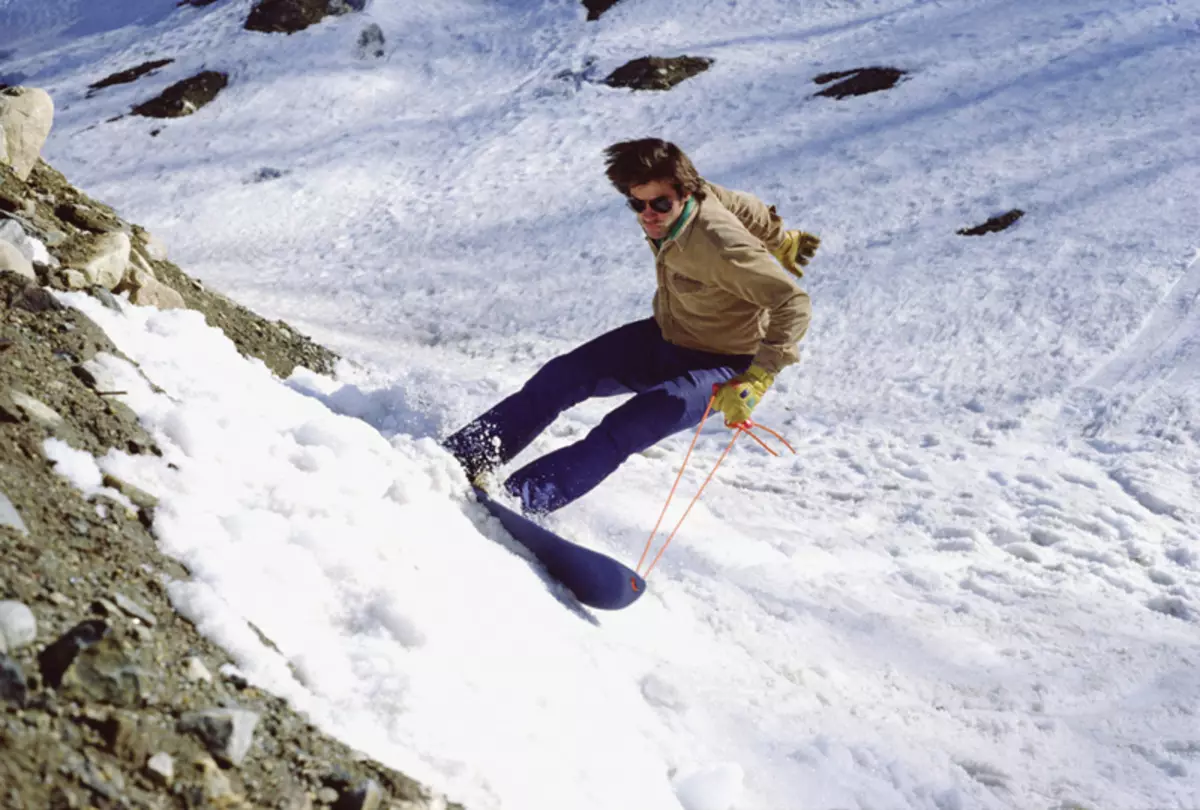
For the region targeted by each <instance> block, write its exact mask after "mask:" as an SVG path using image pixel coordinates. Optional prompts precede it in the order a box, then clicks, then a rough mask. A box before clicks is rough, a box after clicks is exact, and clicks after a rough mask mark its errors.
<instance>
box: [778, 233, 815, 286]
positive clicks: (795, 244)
mask: <svg viewBox="0 0 1200 810" xmlns="http://www.w3.org/2000/svg"><path fill="white" fill-rule="evenodd" d="M820 245H821V240H820V239H818V238H817V237H816V236H813V235H812V234H811V233H805V232H804V231H784V233H783V244H782V245H780V246H779V249H778V250H776V251H773V252H772V254H771V255H772V256H774V257H775V258H776V259H777V260H778V261H779V263H780V264H782V265H783V269H784V270H787V271H788V272H789V273H791V274H793V275H794V276H796V277H797V278H800V277H801V276H803V275H804V271H803V270H802V269H801V268H802V267H805V266H806V265H807V264H808V262H809V260H810V259H811V258H812V257H813V254H814V253H816V252H817V248H818V247H819V246H820Z"/></svg>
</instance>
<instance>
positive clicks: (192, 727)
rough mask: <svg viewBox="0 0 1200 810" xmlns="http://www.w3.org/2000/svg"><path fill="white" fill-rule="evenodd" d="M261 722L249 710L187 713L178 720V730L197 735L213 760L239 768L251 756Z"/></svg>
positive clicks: (211, 710)
mask: <svg viewBox="0 0 1200 810" xmlns="http://www.w3.org/2000/svg"><path fill="white" fill-rule="evenodd" d="M258 718H259V715H258V714H257V713H255V712H252V711H247V710H246V709H210V710H208V711H203V712H188V713H187V714H185V715H184V716H183V717H181V718H180V719H179V730H180V731H185V732H189V733H192V734H195V735H196V736H198V737H199V738H200V739H201V740H203V741H204V744H205V745H206V746H207V747H208V750H209V752H210V753H211V754H212V755H213V756H214V757H216V758H217V759H218V760H221V761H222V762H226V763H228V764H230V765H233V766H235V767H236V766H239V765H241V764H242V762H243V761H244V760H245V759H246V754H248V753H249V752H250V746H251V744H252V743H253V742H254V729H255V727H256V726H257V725H258Z"/></svg>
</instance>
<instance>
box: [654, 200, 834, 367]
mask: <svg viewBox="0 0 1200 810" xmlns="http://www.w3.org/2000/svg"><path fill="white" fill-rule="evenodd" d="M704 190H705V191H706V192H707V196H706V197H705V198H704V199H703V200H693V206H692V210H691V212H690V213H689V214H688V219H687V220H686V221H685V222H684V223H683V224H682V225H681V226H680V227H679V228H678V229H676V230H675V233H674V235H673V236H672V237H669V238H667V239H665V240H664V241H663V243H662V245H661V247H658V246H655V244H654V241H653V240H651V239H649V238H647V240H646V241H647V242H648V243H649V244H650V249H651V250H652V251H654V254H655V267H656V269H657V274H658V290H657V291H656V292H655V294H654V319H655V320H656V321H657V322H658V326H659V328H660V329H661V330H662V334H663V337H664V338H665V339H666V340H668V341H670V342H671V343H674V344H676V345H678V346H683V347H685V348H689V349H701V350H704V351H709V352H716V353H719V354H748V355H754V362H755V363H757V364H758V365H760V366H762V367H763V368H764V369H766V370H767V371H769V372H771V373H772V374H775V373H778V372H779V371H780V370H781V369H782V368H784V367H785V366H789V365H791V364H792V363H795V362H796V361H797V360H798V359H799V350H798V348H797V344H798V343H799V342H800V340H801V338H803V337H804V333H805V332H807V331H808V322H809V317H810V316H811V313H812V305H811V304H810V302H809V299H808V293H806V292H804V290H802V289H800V287H799V285H798V284H797V280H796V278H795V276H793V275H791V274H790V273H788V272H787V271H786V270H784V269H783V268H782V267H781V266H780V265H779V263H778V262H776V261H775V258H774V257H773V256H772V255H771V253H770V250H771V249H775V248H778V247H779V244H780V242H781V241H782V239H783V221H782V220H781V219H780V218H779V216H778V215H777V214H776V213H775V208H774V206H772V207H767V205H766V204H765V203H763V202H762V201H761V200H759V199H757V198H756V197H753V196H751V195H749V194H743V193H740V192H736V191H730V190H728V189H724V188H721V187H720V186H717V185H714V184H712V183H706V184H705V189H704Z"/></svg>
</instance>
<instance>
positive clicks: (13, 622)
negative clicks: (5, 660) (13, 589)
mask: <svg viewBox="0 0 1200 810" xmlns="http://www.w3.org/2000/svg"><path fill="white" fill-rule="evenodd" d="M36 638H37V619H35V618H34V616H33V611H32V610H30V609H29V608H28V607H27V606H26V605H24V604H22V603H21V602H15V601H13V600H11V599H6V600H4V601H3V602H0V653H4V652H8V651H9V650H18V649H20V648H21V647H24V646H25V645H26V644H32V643H33V642H34V640H35V639H36Z"/></svg>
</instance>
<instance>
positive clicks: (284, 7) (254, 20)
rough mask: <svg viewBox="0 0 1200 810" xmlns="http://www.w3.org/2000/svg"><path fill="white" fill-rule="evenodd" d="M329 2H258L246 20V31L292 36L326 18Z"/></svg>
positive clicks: (296, 0) (288, 0)
mask: <svg viewBox="0 0 1200 810" xmlns="http://www.w3.org/2000/svg"><path fill="white" fill-rule="evenodd" d="M331 13H332V12H330V10H329V0H259V2H258V3H255V5H254V8H252V9H250V16H249V17H247V18H246V23H245V28H246V30H247V31H260V32H262V33H264V34H294V33H296V32H297V31H303V30H304V29H305V28H308V27H309V26H310V25H316V24H317V23H319V22H320V21H321V20H323V19H325V18H326V17H328V16H329V15H330V14H331Z"/></svg>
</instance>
